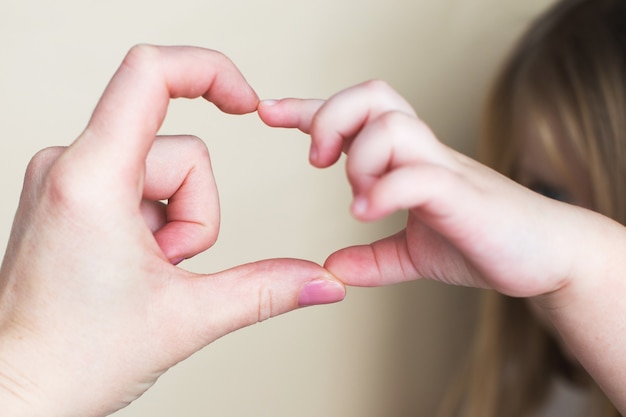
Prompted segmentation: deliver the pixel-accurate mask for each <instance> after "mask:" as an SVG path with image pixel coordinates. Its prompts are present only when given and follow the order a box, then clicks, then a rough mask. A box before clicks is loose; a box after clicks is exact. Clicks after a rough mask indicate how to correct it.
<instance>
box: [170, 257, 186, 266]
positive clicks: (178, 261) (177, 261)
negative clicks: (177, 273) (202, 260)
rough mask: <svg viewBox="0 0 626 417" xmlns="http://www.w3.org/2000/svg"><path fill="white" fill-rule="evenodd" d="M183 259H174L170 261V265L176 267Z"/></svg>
mask: <svg viewBox="0 0 626 417" xmlns="http://www.w3.org/2000/svg"><path fill="white" fill-rule="evenodd" d="M184 260H185V258H174V259H172V260H170V262H171V264H172V265H178V264H179V263H181V262H182V261H184Z"/></svg>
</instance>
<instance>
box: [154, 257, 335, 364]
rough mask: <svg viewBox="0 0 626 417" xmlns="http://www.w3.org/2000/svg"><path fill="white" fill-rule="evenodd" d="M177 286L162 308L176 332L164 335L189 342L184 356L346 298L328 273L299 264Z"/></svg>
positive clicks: (253, 267)
mask: <svg viewBox="0 0 626 417" xmlns="http://www.w3.org/2000/svg"><path fill="white" fill-rule="evenodd" d="M179 271H180V270H179ZM177 281H178V284H180V285H174V287H175V288H177V290H176V291H167V292H166V294H167V295H166V297H167V299H166V300H164V302H163V306H164V307H165V311H167V313H166V315H165V316H164V319H165V322H166V324H168V325H173V326H174V327H175V328H174V329H170V331H167V330H166V328H165V327H163V328H162V330H163V331H162V334H163V335H164V337H166V338H168V339H169V340H172V339H173V338H172V334H178V337H176V338H175V339H177V340H178V343H180V342H181V341H183V340H184V341H186V342H187V343H185V344H188V346H186V348H185V350H187V352H185V353H184V354H183V356H188V355H190V354H192V353H193V352H195V351H196V350H199V349H201V348H202V347H204V346H206V345H208V344H209V343H211V342H213V341H214V340H216V339H218V338H220V337H222V336H224V335H226V334H228V333H230V332H232V331H235V330H237V329H240V328H243V327H246V326H249V325H251V324H255V323H258V322H261V321H264V320H267V319H269V318H271V317H274V316H277V315H279V314H283V313H286V312H289V311H292V310H295V309H298V308H300V307H306V306H312V305H318V304H328V303H334V302H338V301H341V300H343V298H344V297H345V294H346V291H345V286H344V284H343V283H341V282H340V281H338V280H337V279H336V278H335V277H334V276H333V275H332V274H330V273H329V272H328V271H327V270H325V269H324V268H322V267H321V266H319V265H317V264H315V263H313V262H309V261H304V260H298V259H270V260H264V261H258V262H253V263H249V264H245V265H241V266H237V267H234V268H231V269H228V270H225V271H222V272H218V273H214V274H210V275H195V274H189V275H187V276H185V277H183V278H182V279H178V280H177ZM171 289H172V288H170V290H171ZM174 317H175V318H176V320H172V319H173V318H174ZM166 327H167V326H166ZM180 347H181V346H180V344H179V345H178V348H180ZM180 353H182V352H180ZM177 359H178V360H182V359H184V357H179V358H177Z"/></svg>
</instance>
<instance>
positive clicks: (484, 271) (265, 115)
mask: <svg viewBox="0 0 626 417" xmlns="http://www.w3.org/2000/svg"><path fill="white" fill-rule="evenodd" d="M258 112H259V115H260V117H261V119H262V120H263V121H264V122H265V123H266V124H268V125H270V126H274V127H289V128H298V129H300V130H302V131H303V132H305V133H309V134H310V135H311V140H312V145H311V152H310V161H311V163H312V164H313V165H315V166H317V167H321V168H323V167H328V166H330V165H332V164H334V163H335V162H336V161H337V160H338V159H339V157H340V155H341V152H342V151H344V152H345V153H346V155H347V160H346V171H347V176H348V180H349V181H350V184H351V186H352V190H353V194H354V200H353V204H352V207H351V210H352V213H353V215H354V216H355V217H357V218H358V219H361V220H364V221H371V220H376V219H380V218H382V217H384V216H386V215H388V214H390V213H392V212H394V211H396V210H401V209H408V220H407V224H406V229H404V230H403V231H401V232H400V233H398V234H396V235H393V236H390V237H388V238H386V239H383V240H381V241H378V242H374V243H372V244H370V245H363V246H356V247H350V248H345V249H342V250H339V251H338V252H336V253H334V254H333V255H331V256H330V257H329V258H328V260H327V261H326V264H325V266H326V267H327V268H328V269H329V270H330V271H331V272H333V273H334V274H336V275H337V276H338V277H340V278H341V279H342V280H344V282H346V283H347V284H350V285H363V286H374V285H383V284H389V283H394V282H400V281H406V280H413V279H417V278H430V279H434V280H438V281H441V282H445V283H449V284H455V285H464V286H474V287H483V288H494V289H496V290H498V291H500V292H502V293H504V294H508V295H514V296H526V297H528V296H535V295H539V294H544V293H548V292H552V291H555V290H557V289H559V288H560V287H562V286H564V285H565V284H566V281H567V279H568V278H569V275H568V272H569V268H570V267H571V264H572V262H573V258H572V256H573V257H575V256H576V253H577V252H576V249H575V248H574V250H573V251H572V250H571V249H572V248H571V245H569V246H567V249H568V250H561V248H563V246H564V244H565V245H567V242H573V241H577V239H581V238H582V236H578V235H577V233H576V230H577V229H576V228H564V227H560V225H562V224H566V225H576V224H579V221H580V219H579V218H581V217H585V216H584V215H583V213H582V210H578V209H575V208H573V207H570V206H567V205H565V204H560V203H556V202H554V201H552V200H549V199H547V198H544V197H542V196H540V195H538V194H536V193H533V192H531V191H529V190H528V189H526V188H524V187H522V186H520V185H518V184H517V183H515V182H513V181H511V180H509V179H508V178H506V177H504V176H502V175H500V174H498V173H496V172H495V171H493V170H491V169H489V168H487V167H485V166H483V165H481V164H479V163H478V162H476V161H474V160H472V159H470V158H468V157H466V156H464V155H462V154H460V153H458V152H456V151H454V150H452V149H450V148H449V147H447V146H445V145H443V144H442V143H441V142H439V141H438V140H437V138H436V137H435V136H434V134H433V133H432V132H431V130H430V129H429V128H428V126H426V124H424V122H422V121H421V120H420V119H419V118H418V117H417V116H416V115H415V112H414V111H413V109H412V108H411V106H410V105H409V104H408V103H407V102H406V101H405V100H404V99H403V98H402V97H400V96H399V95H398V94H397V93H396V92H395V91H393V90H392V89H391V88H390V87H389V86H388V85H386V84H385V83H383V82H380V81H370V82H366V83H363V84H360V85H357V86H355V87H352V88H349V89H347V90H344V91H342V92H340V93H338V94H337V95H335V96H333V97H332V98H330V99H329V100H328V101H322V100H302V99H284V100H280V101H278V102H275V101H265V102H261V105H260V106H259V109H258ZM555 219H558V221H555ZM570 239H571V240H570Z"/></svg>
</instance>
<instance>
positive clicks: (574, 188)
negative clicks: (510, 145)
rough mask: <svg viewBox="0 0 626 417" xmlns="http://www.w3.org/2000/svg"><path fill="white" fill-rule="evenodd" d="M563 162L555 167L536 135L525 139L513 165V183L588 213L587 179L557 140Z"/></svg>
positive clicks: (589, 183) (567, 148)
mask: <svg viewBox="0 0 626 417" xmlns="http://www.w3.org/2000/svg"><path fill="white" fill-rule="evenodd" d="M557 142H558V143H557V145H558V149H556V150H555V152H560V153H561V154H560V155H558V157H559V158H560V159H561V160H562V161H564V164H563V165H564V166H563V167H558V166H555V165H556V162H555V160H556V158H554V157H553V156H552V155H550V154H549V153H548V151H547V149H546V146H544V144H543V143H541V141H540V140H539V139H538V137H537V136H536V135H528V136H527V137H526V140H524V142H523V143H522V144H521V148H520V153H519V155H518V159H517V161H516V171H515V172H516V178H514V179H515V180H516V181H518V182H519V183H521V184H522V185H525V186H526V187H528V188H530V189H531V190H534V191H536V192H538V193H540V194H543V195H544V196H546V197H550V198H553V199H555V200H559V201H563V202H565V203H570V204H574V205H577V206H581V207H585V208H589V209H592V208H593V207H592V206H593V198H592V193H591V189H592V187H591V181H590V178H589V175H588V174H587V172H586V171H585V169H583V167H582V166H581V164H580V162H579V161H578V159H577V158H576V156H575V154H574V151H573V150H572V149H571V147H570V146H568V143H567V142H566V141H565V140H557Z"/></svg>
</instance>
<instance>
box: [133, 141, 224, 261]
mask: <svg viewBox="0 0 626 417" xmlns="http://www.w3.org/2000/svg"><path fill="white" fill-rule="evenodd" d="M143 199H144V201H145V200H147V201H153V202H157V201H162V200H167V205H165V207H164V211H163V212H162V215H163V216H164V218H163V224H161V225H160V227H159V228H158V230H156V231H155V232H154V237H155V239H156V241H157V243H158V244H159V246H160V247H161V250H162V251H163V253H164V254H165V256H166V257H167V258H168V259H169V260H170V261H171V262H172V263H178V262H180V261H181V260H183V259H185V258H189V257H192V256H194V255H196V254H198V253H200V252H202V251H204V250H206V249H208V248H209V247H211V246H212V245H213V243H215V240H216V239H217V235H218V231H219V224H220V206H219V198H218V193H217V186H216V184H215V179H214V177H213V170H212V167H211V160H210V156H209V151H208V149H207V147H206V145H205V144H204V142H202V141H201V140H200V139H198V138H196V137H192V136H167V137H166V136H161V137H158V138H157V139H156V140H155V142H154V144H153V146H152V149H151V150H150V153H149V154H148V157H147V160H146V179H145V184H144V190H143ZM143 205H144V208H145V206H146V203H144V204H143ZM157 207H158V206H157ZM157 214H159V213H158V210H157ZM144 218H145V216H144Z"/></svg>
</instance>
